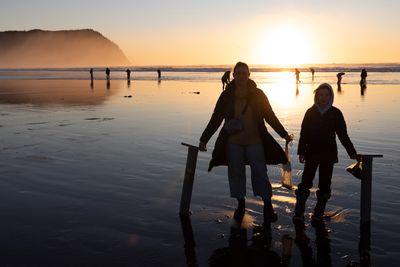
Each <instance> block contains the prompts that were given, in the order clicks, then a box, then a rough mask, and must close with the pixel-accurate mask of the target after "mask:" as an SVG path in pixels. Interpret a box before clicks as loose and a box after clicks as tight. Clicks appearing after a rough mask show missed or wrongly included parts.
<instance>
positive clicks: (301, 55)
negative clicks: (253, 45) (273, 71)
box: [254, 26, 315, 66]
mask: <svg viewBox="0 0 400 267" xmlns="http://www.w3.org/2000/svg"><path fill="white" fill-rule="evenodd" d="M264 36H265V37H264V39H263V40H260V41H261V42H260V45H259V47H258V48H257V49H256V50H255V55H254V59H255V61H256V62H258V63H260V64H272V65H285V66H293V65H298V64H307V63H312V62H314V61H315V58H314V57H315V56H314V53H315V51H314V50H313V44H312V41H311V39H310V38H309V36H308V35H307V34H306V33H305V32H304V31H302V30H301V29H300V28H298V27H295V26H281V27H276V28H273V29H271V30H269V31H267V32H266V33H265V35H264Z"/></svg>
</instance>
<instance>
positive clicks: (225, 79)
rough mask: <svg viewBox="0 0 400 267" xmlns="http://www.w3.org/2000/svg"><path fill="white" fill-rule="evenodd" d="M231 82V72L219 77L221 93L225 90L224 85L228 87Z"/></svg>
mask: <svg viewBox="0 0 400 267" xmlns="http://www.w3.org/2000/svg"><path fill="white" fill-rule="evenodd" d="M230 81H231V71H229V70H228V71H225V73H224V75H222V77H221V82H222V91H224V89H225V85H228V83H229V82H230Z"/></svg>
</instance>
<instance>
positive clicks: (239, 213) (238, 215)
mask: <svg viewBox="0 0 400 267" xmlns="http://www.w3.org/2000/svg"><path fill="white" fill-rule="evenodd" d="M237 201H238V206H237V208H236V210H235V213H234V214H233V218H234V219H235V220H237V221H239V220H241V219H243V216H244V213H245V211H246V201H245V199H244V198H238V199H237Z"/></svg>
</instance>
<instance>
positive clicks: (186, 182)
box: [179, 143, 199, 215]
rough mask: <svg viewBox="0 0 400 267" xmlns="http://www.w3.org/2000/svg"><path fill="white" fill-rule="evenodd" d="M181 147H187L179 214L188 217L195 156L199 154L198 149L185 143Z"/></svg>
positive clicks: (195, 161)
mask: <svg viewBox="0 0 400 267" xmlns="http://www.w3.org/2000/svg"><path fill="white" fill-rule="evenodd" d="M182 145H184V146H187V147H188V156H187V160H186V170H185V177H184V179H183V187H182V195H181V204H180V208H179V214H181V215H190V212H189V209H190V201H191V198H192V189H193V180H194V173H195V171H196V163H197V154H198V152H199V148H198V147H197V146H193V145H189V144H186V143H182Z"/></svg>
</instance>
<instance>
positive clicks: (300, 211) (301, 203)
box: [293, 189, 310, 220]
mask: <svg viewBox="0 0 400 267" xmlns="http://www.w3.org/2000/svg"><path fill="white" fill-rule="evenodd" d="M295 194H296V206H295V208H294V216H293V220H304V211H305V209H306V201H307V198H308V196H309V195H310V192H300V191H299V190H298V189H297V190H296V191H295Z"/></svg>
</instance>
